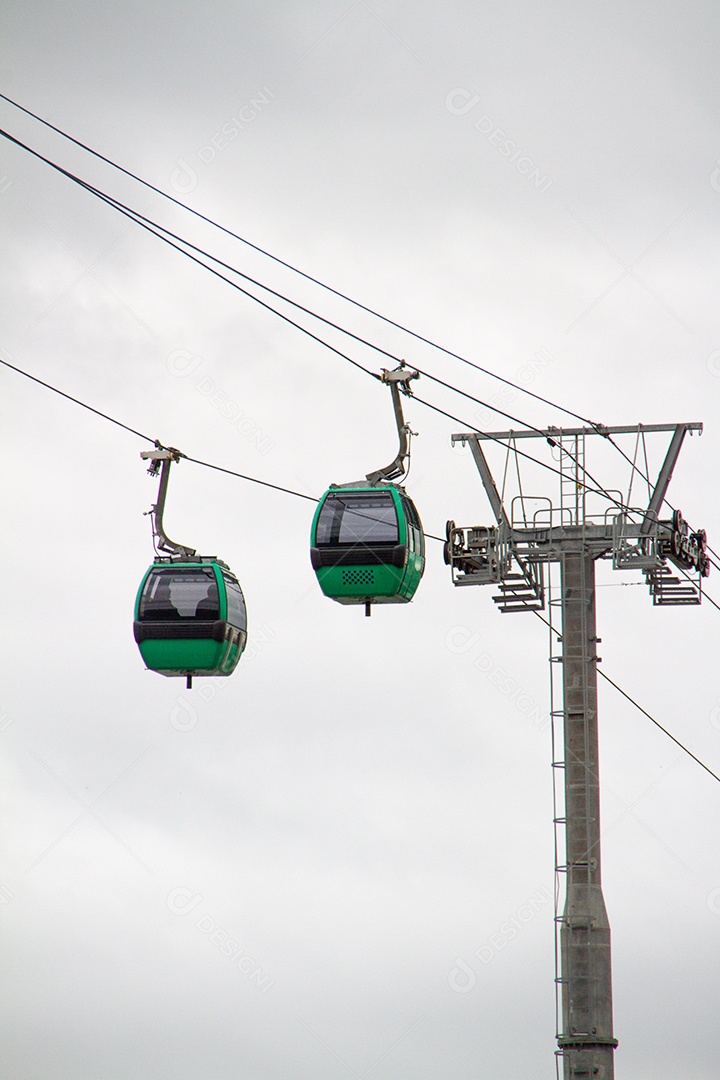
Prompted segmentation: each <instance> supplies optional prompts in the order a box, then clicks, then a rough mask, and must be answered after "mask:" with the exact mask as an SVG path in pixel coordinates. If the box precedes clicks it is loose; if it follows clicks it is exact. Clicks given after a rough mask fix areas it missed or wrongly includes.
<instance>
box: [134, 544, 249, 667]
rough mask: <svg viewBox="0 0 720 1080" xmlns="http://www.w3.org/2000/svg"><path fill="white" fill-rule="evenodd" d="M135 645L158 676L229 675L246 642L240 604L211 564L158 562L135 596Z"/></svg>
mask: <svg viewBox="0 0 720 1080" xmlns="http://www.w3.org/2000/svg"><path fill="white" fill-rule="evenodd" d="M133 629H134V634H135V641H136V642H137V644H138V647H139V649H140V654H141V656H142V658H143V660H144V661H145V665H146V667H148V668H149V669H150V670H151V671H157V672H158V673H159V674H160V675H168V676H185V677H186V678H187V685H188V687H190V686H191V685H192V677H193V676H194V675H231V674H232V672H233V671H234V670H235V668H236V667H237V664H238V661H239V660H240V657H241V655H242V652H243V649H244V648H245V644H246V642H247V611H246V608H245V598H244V596H243V592H242V589H241V588H240V585H239V584H238V581H237V578H236V577H235V575H234V574H233V573H232V571H231V570H230V569H229V567H228V566H226V564H225V563H224V562H221V561H220V559H216V558H203V557H198V556H191V557H189V558H187V557H186V558H178V557H168V558H163V557H160V558H157V559H156V560H155V562H154V563H153V564H152V566H151V567H150V569H149V570H148V571H147V573H146V574H145V577H144V578H143V580H142V582H141V584H140V588H139V590H138V594H137V600H136V603H135V621H134V626H133Z"/></svg>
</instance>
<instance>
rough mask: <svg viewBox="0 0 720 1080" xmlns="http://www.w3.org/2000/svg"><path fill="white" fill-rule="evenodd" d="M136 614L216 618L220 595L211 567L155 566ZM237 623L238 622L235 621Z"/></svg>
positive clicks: (161, 617) (155, 617)
mask: <svg viewBox="0 0 720 1080" xmlns="http://www.w3.org/2000/svg"><path fill="white" fill-rule="evenodd" d="M139 618H140V619H141V620H146V619H153V620H158V621H162V622H165V621H168V620H176V619H193V618H200V619H203V620H214V619H219V618H220V598H219V595H218V587H217V582H216V580H215V575H214V573H213V571H212V570H211V569H210V568H209V567H208V568H207V569H206V568H204V567H197V568H193V569H183V570H182V572H180V573H178V572H177V571H176V570H173V569H167V570H164V569H163V570H155V571H153V573H151V574H150V576H149V577H148V579H147V581H146V583H145V588H144V589H143V593H142V597H141V599H140V611H139ZM238 625H240V624H238Z"/></svg>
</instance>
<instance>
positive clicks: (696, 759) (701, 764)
mask: <svg viewBox="0 0 720 1080" xmlns="http://www.w3.org/2000/svg"><path fill="white" fill-rule="evenodd" d="M716 606H717V605H716ZM533 614H534V615H536V616H537V617H538V619H539V620H540V622H543V623H545V625H546V626H547V627H549V628H550V632H551V633H552V632H553V631H554V627H553V625H552V623H551V622H550V621H549V620H548V619H546V618H545V617H544V616H543V615H541V614H540V612H539V611H533ZM597 673H598V675H602V677H603V679H605V681H606V682H609V683H610V685H611V686H614V687H615V689H616V690H617V692H618V693H619V694H622V696H623V697H624V698H627V700H628V701H629V702H630V704H631V705H634V706H635V708H636V709H638V710H639V711H640V712H641V713H642V714H643V716H646V717H647V718H648V720H650V721H652V723H653V724H655V726H656V727H658V728H660V730H661V731H662V732H663V734H665V735H667V737H668V738H669V739H672V741H673V742H674V743H675V744H676V746H679V747H680V749H681V750H683V751H684V752H685V753H686V754H687V755H688V757H691V758H692V759H693V761H696V762H697V764H698V765H700V766H702V768H703V769H704V770H705V772H708V773H710V775H711V776H712V778H713V780H717V781H718V783H720V776H718V775H717V773H714V772H713V771H712V769H711V768H709V767H708V766H707V765H706V764H705V762H704V761H701V760H700V758H699V757H696V755H695V754H693V752H692V750H688V748H687V746H685V745H684V743H681V742H680V740H679V739H676V738H675V736H674V735H672V734H671V733H670V732H669V731H668V729H667V728H666V727H663V725H662V724H661V723H660V722H659V721H658V720H656V719H655V717H654V716H651V714H650V713H649V712H648V711H647V709H643V707H642V705H639V704H638V702H637V701H636V700H635V698H633V697H631V696H630V694H628V693H626V692H625V690H623V689H622V687H621V686H618V684H617V683H616V682H613V680H612V679H611V678H610V676H609V675H606V674H605V672H604V671H601V670H600V668H598V669H597Z"/></svg>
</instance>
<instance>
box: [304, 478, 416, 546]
mask: <svg viewBox="0 0 720 1080" xmlns="http://www.w3.org/2000/svg"><path fill="white" fill-rule="evenodd" d="M316 543H317V544H318V546H319V545H321V544H397V543H398V520H397V512H396V510H395V503H394V501H393V497H392V495H391V494H390V492H389V491H378V492H374V491H373V492H370V493H360V492H358V493H356V494H355V493H352V492H343V493H342V494H341V495H340V494H338V495H328V496H327V498H326V499H325V503H324V504H323V507H322V509H321V510H320V516H319V518H318V523H317V534H316Z"/></svg>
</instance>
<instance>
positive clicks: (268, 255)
mask: <svg viewBox="0 0 720 1080" xmlns="http://www.w3.org/2000/svg"><path fill="white" fill-rule="evenodd" d="M0 99H1V100H3V101H6V102H7V103H8V104H9V105H12V106H13V107H14V108H16V109H18V110H19V111H20V112H22V113H24V114H25V115H26V116H30V117H32V119H33V120H36V121H37V122H38V123H39V124H42V125H43V126H44V127H46V128H48V129H49V130H51V131H54V132H55V133H56V134H57V135H60V136H61V137H62V138H63V139H66V140H67V141H68V142H71V143H72V144H73V145H75V146H77V147H79V148H80V149H81V150H84V151H85V152H86V153H88V154H90V155H91V156H93V157H95V158H97V159H98V160H99V161H103V162H105V164H107V165H109V166H110V167H111V168H113V169H115V170H117V171H118V172H120V173H122V174H123V175H124V176H127V177H128V178H129V179H131V180H134V181H135V182H136V183H138V184H141V185H142V186H143V187H145V188H147V189H148V190H150V191H153V192H154V193H155V194H157V195H160V196H161V197H162V198H164V199H167V200H168V201H169V202H171V203H173V204H174V205H175V206H177V207H179V208H180V209H182V210H185V211H187V212H188V213H190V214H192V215H193V216H194V217H196V218H198V219H199V220H201V221H204V222H205V223H206V224H208V225H211V226H212V227H213V228H215V229H218V230H219V231H220V232H222V233H225V234H226V235H227V236H230V237H231V238H232V239H234V240H237V241H239V242H240V243H241V244H244V245H245V246H246V247H248V248H250V249H251V250H253V251H256V252H257V253H258V254H260V255H263V256H264V257H266V258H268V259H270V260H271V261H273V262H275V263H277V264H278V265H279V266H283V267H285V268H286V269H288V270H290V271H291V272H292V273H294V274H297V275H298V276H299V277H302V278H304V279H305V280H306V281H309V282H311V283H312V284H314V285H317V286H318V287H319V288H321V289H324V290H325V291H326V292H329V293H331V294H332V295H334V296H337V297H338V298H339V299H341V300H344V301H346V302H347V303H349V304H351V305H353V306H354V307H356V308H358V309H359V310H361V311H365V312H367V314H369V315H372V316H373V317H374V318H377V319H379V320H381V321H382V322H384V323H386V324H387V325H389V326H393V327H395V328H396V329H397V330H400V331H402V332H403V333H405V334H408V335H409V336H410V337H412V338H415V340H417V341H421V342H423V343H424V344H426V345H429V346H430V347H431V348H433V349H437V350H438V351H439V352H442V353H444V354H445V355H446V356H451V357H453V359H456V360H459V361H461V362H462V363H464V364H467V365H468V366H469V367H471V368H474V369H475V370H476V371H479V372H481V373H482V374H484V375H488V376H489V377H490V378H493V379H496V380H498V381H499V382H502V383H504V384H505V385H506V386H510V387H512V388H513V389H514V390H518V391H519V392H520V393H522V394H526V395H527V396H528V397H532V398H534V399H535V400H537V401H541V402H542V403H543V404H545V405H549V406H550V407H551V408H554V409H558V410H559V411H560V412H564V413H566V414H567V415H568V416H572V417H574V418H575V419H577V420H580V421H582V423H584V424H587V425H588V426H590V427H592V428H593V429H594V430H595V431H596V433H597V434H599V435H602V436H603V437H604V438H606V439H607V440H608V442H610V444H611V445H612V446H614V447H615V449H616V450H617V451H618V453H619V454H620V455H621V456H622V457H623V458H624V459H625V460H626V461H627V462H628V464H630V466H631V468H632V470H633V471H634V472H637V473H638V474H639V475H640V476H641V478H642V479H644V480H645V481H647V482H650V481H649V478H648V477H647V476H646V475H645V474H644V473H643V471H642V470H641V469H640V468H639V467H638V466H637V465H636V464H635V463H634V462H633V461H631V459H630V458H629V457H628V455H627V454H626V453H625V451H624V450H623V449H622V448H621V447H620V446H619V445H618V443H617V442H616V441H615V440H614V439H613V438H612V436H611V435H609V434H608V433H607V432H605V431H604V430H603V425H601V424H599V423H597V422H595V421H593V420H589V419H588V418H587V417H584V416H582V415H581V414H580V413H577V412H574V411H573V410H572V409H568V408H567V407H566V406H563V405H559V404H558V403H557V402H554V401H551V400H550V399H549V398H545V397H543V396H542V395H541V394H537V393H535V392H534V391H532V390H528V388H527V387H525V386H521V385H519V384H518V383H516V382H513V381H512V380H511V379H506V378H504V377H503V376H502V375H498V374H497V373H496V372H494V371H492V370H490V369H489V368H485V367H483V366H482V365H480V364H477V363H475V362H474V361H472V360H468V359H467V358H466V357H464V356H461V355H460V354H459V353H456V352H453V351H452V350H450V349H447V348H445V347H444V346H442V345H439V344H438V343H437V342H434V341H431V340H430V339H429V338H426V337H424V336H423V335H422V334H419V333H417V332H416V331H414V330H411V329H410V328H409V327H406V326H404V325H403V324H401V323H398V322H396V321H395V320H393V319H391V318H389V317H388V316H386V315H383V314H382V313H381V312H378V311H376V310H375V309H374V308H371V307H369V306H367V305H366V304H363V303H361V302H360V301H359V300H355V299H354V298H353V297H351V296H348V295H347V294H346V293H343V292H341V291H340V290H338V289H335V288H333V287H332V286H331V285H328V284H327V283H326V282H323V281H321V280H320V279H319V278H316V277H313V276H312V275H311V274H308V273H307V272H306V271H304V270H301V269H300V268H299V267H297V266H294V265H293V264H292V263H289V262H287V261H286V260H284V259H281V258H280V257H279V256H277V255H273V253H272V252H270V251H267V250H266V249H265V248H262V247H260V246H259V245H258V244H254V243H253V242H252V241H250V240H248V239H247V238H246V237H243V236H240V234H239V233H236V232H234V231H233V230H232V229H229V228H227V227H226V226H224V225H221V224H220V223H219V222H217V221H215V220H214V219H213V218H210V217H208V216H207V215H206V214H203V213H202V212H201V211H199V210H195V209H194V208H193V207H191V206H187V205H186V204H185V203H183V202H181V201H180V200H179V199H176V198H175V197H174V196H172V195H170V194H168V193H167V192H166V191H163V190H162V189H161V188H158V187H156V186H155V185H154V184H152V183H150V181H148V180H145V179H143V177H141V176H139V175H138V174H137V173H134V172H132V170H130V169H126V168H124V167H123V166H122V165H119V164H118V163H117V162H115V161H113V160H112V159H111V158H109V157H107V156H106V155H104V154H101V153H100V152H99V151H98V150H95V149H93V147H91V146H88V145H87V143H84V142H82V141H81V140H79V139H76V138H74V137H73V136H72V135H70V134H69V133H68V132H66V131H64V130H63V129H62V128H60V127H57V126H56V125H55V124H51V123H50V121H48V120H46V119H44V117H42V116H40V115H38V114H37V113H34V112H33V111H32V110H31V109H28V108H26V107H25V106H23V105H21V104H20V103H19V102H17V101H14V100H13V99H12V98H10V97H8V96H7V95H6V94H1V93H0ZM209 257H210V258H212V256H209ZM223 265H224V264H223ZM234 272H235V273H238V274H240V271H239V270H234ZM242 276H245V275H242ZM249 280H252V279H249ZM260 287H261V288H267V287H266V286H263V285H261V286H260ZM269 291H272V290H269ZM275 295H279V294H275ZM288 302H290V303H292V301H288ZM296 306H299V305H296ZM315 317H316V318H320V316H315ZM324 321H327V320H324ZM331 325H333V324H331ZM343 332H344V333H348V334H349V333H350V332H349V331H343ZM350 336H353V337H354V336H355V335H350ZM357 340H362V339H360V338H357ZM365 344H368V345H370V343H369V342H365ZM370 347H371V348H375V349H378V351H380V352H385V350H382V349H379V347H378V346H375V345H370ZM385 355H387V356H390V355H391V354H390V353H385ZM424 374H427V373H424ZM428 377H430V376H428ZM458 392H459V393H461V392H462V391H458ZM476 400H477V399H476ZM481 404H483V405H485V406H486V407H488V408H490V409H494V406H492V405H489V404H487V403H486V402H482V403H481ZM495 411H496V412H501V411H500V410H497V409H495ZM501 415H507V414H504V413H501ZM663 502H664V503H667V505H668V506H669V508H670V510H671V511H673V512H674V510H675V508H674V507H673V506H672V504H671V503H670V502H669V500H668V499H667V498H665V499H663ZM709 550H710V551H711V553H712V554H714V555H716V557H720V556H717V553H716V552H714V551H713V550H712V548H710V549H709ZM718 569H720V567H718Z"/></svg>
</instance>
